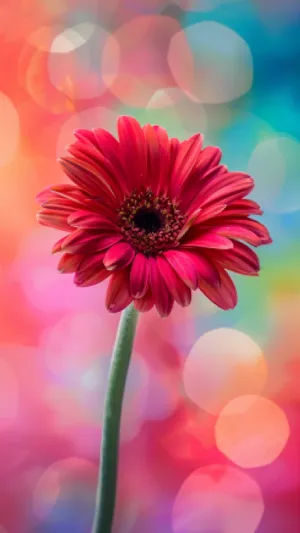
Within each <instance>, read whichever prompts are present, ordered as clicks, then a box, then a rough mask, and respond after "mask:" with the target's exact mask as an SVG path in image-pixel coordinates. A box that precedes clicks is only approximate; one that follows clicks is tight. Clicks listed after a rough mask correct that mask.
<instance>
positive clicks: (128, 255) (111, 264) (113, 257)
mask: <svg viewBox="0 0 300 533" xmlns="http://www.w3.org/2000/svg"><path fill="white" fill-rule="evenodd" d="M134 256H135V251H134V249H133V248H132V246H130V244H127V243H126V242H119V243H118V244H115V245H114V246H112V247H111V248H109V250H107V252H106V254H105V256H104V259H103V264H104V266H105V268H107V270H117V269H119V268H124V267H125V266H127V265H130V263H132V261H133V259H134Z"/></svg>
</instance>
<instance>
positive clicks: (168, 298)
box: [148, 257, 174, 317]
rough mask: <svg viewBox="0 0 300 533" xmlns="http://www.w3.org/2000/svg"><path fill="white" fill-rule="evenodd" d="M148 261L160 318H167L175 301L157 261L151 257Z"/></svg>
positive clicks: (152, 288) (153, 293) (154, 298)
mask: <svg viewBox="0 0 300 533" xmlns="http://www.w3.org/2000/svg"><path fill="white" fill-rule="evenodd" d="M148 261H149V268H150V283H151V290H152V295H153V300H154V303H155V306H156V309H157V311H158V313H159V314H160V316H161V317H166V316H168V315H169V314H170V312H171V311H172V308H173V304H174V299H173V297H172V295H171V293H170V292H169V290H168V288H167V286H166V284H165V282H164V279H163V277H162V276H161V274H160V271H159V269H158V266H157V261H156V259H155V258H154V257H149V259H148Z"/></svg>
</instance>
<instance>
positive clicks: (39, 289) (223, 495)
mask: <svg viewBox="0 0 300 533" xmlns="http://www.w3.org/2000/svg"><path fill="white" fill-rule="evenodd" d="M299 31H300V4H299V2H298V0H252V1H251V0H235V1H234V0H109V1H106V0H9V1H3V0H2V1H1V2H0V57H1V69H0V72H1V77H0V239H1V248H0V257H1V263H0V274H1V275H0V291H1V307H0V316H1V318H0V337H1V338H0V532H1V533H66V532H69V531H70V532H72V533H90V527H91V523H92V515H93V507H94V497H95V488H96V480H97V470H98V454H99V442H100V438H101V418H102V412H103V400H104V394H105V387H106V383H107V374H108V365H109V360H110V354H111V350H112V346H113V342H114V337H115V332H116V327H117V322H118V318H119V317H118V316H114V315H110V314H108V313H107V312H106V310H105V307H104V294H105V289H106V282H104V283H103V284H102V285H99V286H96V287H92V288H86V289H80V288H76V287H74V286H73V284H72V279H71V276H63V275H60V274H59V273H58V272H57V271H56V263H57V257H56V256H54V257H53V256H51V254H50V250H51V246H52V244H53V243H54V242H55V241H56V240H57V238H58V237H59V232H58V231H55V230H51V229H49V228H42V227H38V226H37V223H36V219H35V213H36V211H37V205H36V203H35V196H36V194H37V192H38V191H39V190H40V189H42V188H43V187H45V186H47V185H49V184H53V183H59V182H60V181H62V180H65V178H64V177H63V176H62V174H61V171H60V170H59V168H58V165H57V164H56V158H57V156H59V155H61V154H62V153H63V151H64V147H65V146H66V145H67V144H69V143H70V142H72V139H73V137H72V132H73V130H74V129H75V128H78V127H81V128H92V127H97V126H101V127H104V128H107V129H108V130H110V131H111V132H115V128H116V117H117V116H118V115H120V114H130V115H133V116H135V117H136V118H138V119H139V120H140V121H141V122H142V123H146V122H150V123H154V124H155V123H158V124H160V125H162V126H164V127H166V128H167V130H168V131H169V133H170V134H171V135H173V136H174V135H175V136H178V137H179V138H180V139H184V138H186V137H188V136H190V135H191V134H193V133H195V132H197V131H202V132H203V133H204V134H205V139H206V143H207V144H217V145H219V146H220V147H221V148H222V150H223V156H224V162H225V164H227V165H228V166H229V167H230V168H231V169H232V170H237V169H239V170H242V171H245V172H249V173H250V174H252V175H253V176H254V178H255V180H256V189H255V192H254V193H253V195H252V196H253V198H254V199H256V200H258V201H259V202H260V203H261V204H262V207H263V209H264V216H263V218H264V222H265V223H266V224H267V225H268V227H269V229H270V231H271V235H272V237H273V239H274V244H273V245H272V246H269V247H266V248H264V249H262V250H259V253H260V257H261V264H262V271H261V276H260V277H259V278H249V279H247V278H245V277H242V276H236V277H235V281H236V284H237V286H238V291H239V304H238V306H237V308H236V309H235V310H233V311H230V312H224V311H221V310H219V309H217V308H216V307H215V306H214V305H213V304H211V303H209V302H208V301H206V300H205V299H204V298H202V297H201V296H200V295H195V296H194V298H193V302H192V304H191V306H190V307H189V308H188V309H185V310H182V309H180V308H178V307H177V308H175V310H174V312H173V313H172V315H171V317H169V318H168V319H165V320H162V319H159V318H158V317H157V316H156V314H155V312H154V311H153V312H152V311H151V312H150V313H148V314H147V315H144V316H142V318H141V319H140V323H139V330H138V335H137V339H136V344H135V351H134V354H133V359H132V365H131V369H130V375H129V379H128V383H127V389H126V397H125V405H124V412H123V419H122V435H121V440H122V445H121V452H120V455H121V459H120V476H119V490H118V503H117V514H116V520H115V525H114V533H153V532H154V531H158V532H160V533H254V532H257V533H284V532H289V533H297V532H299V531H300V505H299V503H300V452H299V450H300V416H299V415H300V403H299V401H300V387H299V383H300V340H299V339H300V337H299V331H300V274H299V272H300V248H299V244H300V237H299V232H300V176H299V168H300V149H299V148H300V144H299V142H300V106H299V99H300V70H299V62H300V41H299Z"/></svg>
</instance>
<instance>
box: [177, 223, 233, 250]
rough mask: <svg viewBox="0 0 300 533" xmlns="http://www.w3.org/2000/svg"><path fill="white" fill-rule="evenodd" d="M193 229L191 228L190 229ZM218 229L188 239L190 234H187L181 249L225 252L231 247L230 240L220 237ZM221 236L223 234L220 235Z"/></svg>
mask: <svg viewBox="0 0 300 533" xmlns="http://www.w3.org/2000/svg"><path fill="white" fill-rule="evenodd" d="M192 229H193V228H192ZM217 230H218V228H214V230H213V231H207V232H205V233H202V235H196V236H195V237H192V236H191V237H189V235H191V234H192V233H191V232H190V233H188V234H187V235H185V237H184V241H182V242H181V246H182V247H183V248H216V249H219V250H226V249H229V248H232V247H233V244H232V242H231V241H230V239H227V238H226V237H222V236H221V234H220V233H219V231H218V233H217ZM222 235H223V233H222Z"/></svg>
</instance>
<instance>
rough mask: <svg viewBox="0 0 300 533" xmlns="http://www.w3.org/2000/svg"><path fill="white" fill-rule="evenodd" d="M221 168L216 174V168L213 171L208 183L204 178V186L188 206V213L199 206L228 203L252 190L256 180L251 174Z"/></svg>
mask: <svg viewBox="0 0 300 533" xmlns="http://www.w3.org/2000/svg"><path fill="white" fill-rule="evenodd" d="M220 168H221V170H219V171H218V172H217V173H216V174H214V169H213V170H212V171H211V172H212V176H211V177H209V180H208V182H207V183H205V178H204V179H203V186H201V185H200V187H199V192H198V193H197V194H196V195H195V196H194V199H193V201H192V202H191V203H190V205H189V207H188V208H187V212H188V213H189V212H192V211H193V210H194V209H196V208H198V207H199V206H201V207H202V209H203V208H204V207H208V206H211V205H212V204H225V205H228V204H230V203H231V202H233V201H234V200H237V199H239V198H242V197H244V196H246V195H247V194H249V192H251V190H252V189H253V187H254V181H253V179H252V178H251V177H250V176H248V175H247V174H242V173H241V172H236V173H233V172H224V171H223V170H222V167H220Z"/></svg>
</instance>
